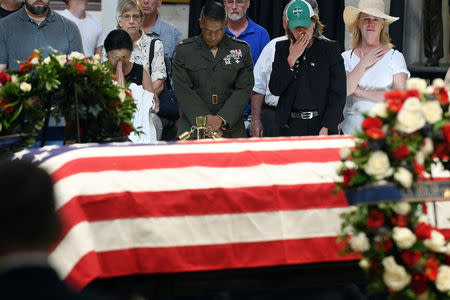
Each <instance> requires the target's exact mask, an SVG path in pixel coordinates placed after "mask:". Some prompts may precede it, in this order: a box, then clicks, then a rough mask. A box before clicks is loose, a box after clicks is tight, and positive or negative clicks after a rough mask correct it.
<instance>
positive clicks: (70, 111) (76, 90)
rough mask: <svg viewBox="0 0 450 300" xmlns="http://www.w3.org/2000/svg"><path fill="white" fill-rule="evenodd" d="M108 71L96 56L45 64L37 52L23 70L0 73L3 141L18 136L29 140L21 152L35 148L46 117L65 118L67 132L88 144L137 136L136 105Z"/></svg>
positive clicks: (47, 59) (0, 132)
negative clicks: (78, 136)
mask: <svg viewBox="0 0 450 300" xmlns="http://www.w3.org/2000/svg"><path fill="white" fill-rule="evenodd" d="M109 67H110V65H109V64H108V63H105V64H101V63H100V57H99V56H98V55H96V56H94V57H93V58H87V57H85V56H84V55H83V54H81V53H78V52H72V53H71V54H70V55H65V54H61V53H59V52H57V51H54V53H53V54H52V55H50V56H48V57H45V58H44V57H43V56H42V54H41V52H40V51H38V50H34V52H33V53H32V54H31V55H30V57H29V58H28V60H26V61H24V62H22V63H20V66H19V70H6V71H2V72H1V73H0V136H8V135H13V134H20V135H21V136H23V137H24V138H25V140H24V143H23V145H21V146H27V145H30V144H32V143H34V138H35V135H36V131H37V130H39V129H41V128H42V127H43V124H44V122H43V121H44V118H45V117H46V113H47V112H48V111H50V112H51V115H52V116H54V117H55V118H57V119H60V118H61V117H64V118H65V120H66V124H67V125H66V129H67V131H69V132H70V131H72V135H76V134H77V133H79V135H80V136H81V140H82V141H85V142H86V141H87V142H89V141H101V140H105V139H107V138H111V137H120V136H128V135H129V134H130V132H131V131H135V128H134V127H133V125H132V118H133V113H134V111H135V109H136V105H135V103H134V101H133V98H132V95H131V93H130V92H129V91H128V90H127V89H126V88H121V87H120V86H119V85H118V83H117V78H115V76H114V74H113V73H111V72H110V68H109ZM75 97H76V98H77V99H76V100H77V101H76V102H77V103H75V101H74V100H75ZM75 104H77V107H75ZM77 117H78V119H79V122H78V126H77V122H76V119H77Z"/></svg>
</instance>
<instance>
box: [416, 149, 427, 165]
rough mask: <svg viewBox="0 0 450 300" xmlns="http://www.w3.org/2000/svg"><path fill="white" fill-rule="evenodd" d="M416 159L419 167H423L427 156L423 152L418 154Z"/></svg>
mask: <svg viewBox="0 0 450 300" xmlns="http://www.w3.org/2000/svg"><path fill="white" fill-rule="evenodd" d="M415 159H416V162H417V163H418V164H419V165H423V164H424V163H425V154H424V153H423V151H419V152H417V153H416V156H415Z"/></svg>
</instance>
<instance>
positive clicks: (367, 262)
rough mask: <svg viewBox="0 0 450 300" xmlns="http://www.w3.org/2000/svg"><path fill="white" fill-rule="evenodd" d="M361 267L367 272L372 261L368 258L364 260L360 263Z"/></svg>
mask: <svg viewBox="0 0 450 300" xmlns="http://www.w3.org/2000/svg"><path fill="white" fill-rule="evenodd" d="M359 267H360V268H361V269H363V270H367V269H369V267H370V261H369V260H368V259H367V258H362V259H361V260H360V261H359Z"/></svg>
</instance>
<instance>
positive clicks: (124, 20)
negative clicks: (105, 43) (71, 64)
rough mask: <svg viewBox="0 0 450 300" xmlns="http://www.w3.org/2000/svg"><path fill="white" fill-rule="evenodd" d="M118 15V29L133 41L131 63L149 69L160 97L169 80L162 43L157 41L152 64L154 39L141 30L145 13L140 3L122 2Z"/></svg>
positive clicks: (125, 0) (132, 1)
mask: <svg viewBox="0 0 450 300" xmlns="http://www.w3.org/2000/svg"><path fill="white" fill-rule="evenodd" d="M117 15H118V17H117V24H118V25H117V27H118V28H122V29H124V30H126V32H128V34H129V35H130V36H131V39H132V41H133V51H132V53H131V57H130V61H132V62H136V63H138V64H141V65H143V66H144V68H145V69H147V71H148V72H149V73H150V74H151V79H152V82H153V86H154V88H155V91H156V93H157V94H158V95H159V94H160V93H161V92H162V90H163V89H164V80H165V79H166V78H167V73H166V65H165V63H164V49H163V45H162V43H161V41H159V40H156V42H155V46H154V55H153V59H152V61H151V62H150V44H151V42H152V40H153V38H152V37H150V36H148V35H146V34H144V33H143V32H142V30H141V26H142V18H143V16H144V12H143V10H142V7H141V5H140V4H139V2H138V1H137V0H122V1H120V3H119V5H118V6H117ZM103 60H106V53H105V52H103Z"/></svg>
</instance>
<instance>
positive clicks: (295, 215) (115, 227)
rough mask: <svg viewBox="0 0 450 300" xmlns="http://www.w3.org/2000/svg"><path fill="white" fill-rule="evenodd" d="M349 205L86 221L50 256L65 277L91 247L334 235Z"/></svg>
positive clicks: (199, 244) (136, 246)
mask: <svg viewBox="0 0 450 300" xmlns="http://www.w3.org/2000/svg"><path fill="white" fill-rule="evenodd" d="M346 210H348V208H331V209H310V210H294V211H276V212H264V213H245V214H222V215H203V216H181V217H161V218H135V219H116V220H110V221H98V222H91V223H88V222H83V223H80V224H78V225H76V226H75V227H74V228H72V230H71V231H70V232H69V233H68V234H67V235H66V236H65V237H64V239H63V240H62V241H61V242H60V243H59V245H58V246H57V247H56V249H55V250H54V251H53V252H52V253H51V254H50V260H51V262H52V264H53V265H54V266H55V267H56V268H57V270H58V272H59V274H60V276H61V277H62V278H63V279H64V278H65V277H66V276H67V275H68V274H69V273H70V271H71V270H72V269H73V268H74V267H75V265H76V264H77V262H78V261H79V260H80V259H81V258H82V257H83V256H84V255H86V254H87V253H89V252H91V251H95V252H105V251H113V250H121V249H134V248H161V247H181V246H203V245H221V244H232V243H248V242H268V241H281V240H291V239H305V238H321V237H333V236H337V233H338V232H339V229H340V219H339V214H340V213H342V212H344V211H346ZM311 224H315V225H314V226H311Z"/></svg>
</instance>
